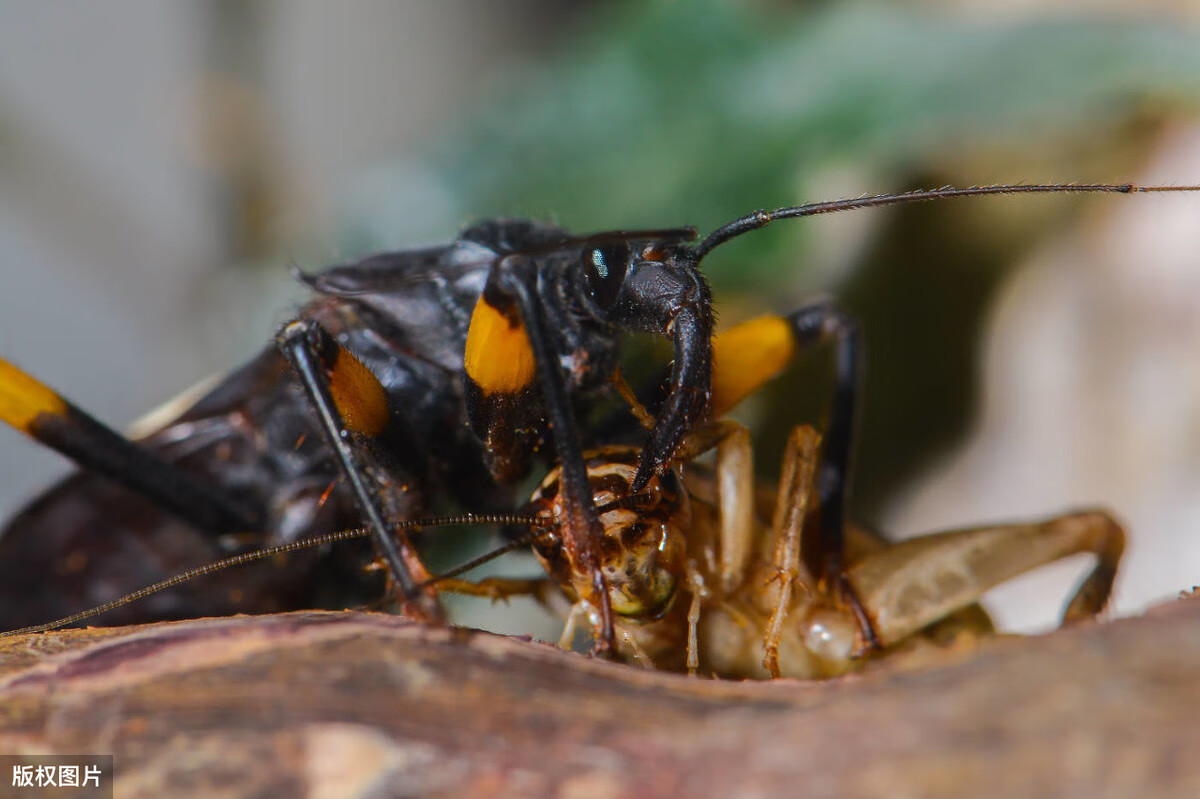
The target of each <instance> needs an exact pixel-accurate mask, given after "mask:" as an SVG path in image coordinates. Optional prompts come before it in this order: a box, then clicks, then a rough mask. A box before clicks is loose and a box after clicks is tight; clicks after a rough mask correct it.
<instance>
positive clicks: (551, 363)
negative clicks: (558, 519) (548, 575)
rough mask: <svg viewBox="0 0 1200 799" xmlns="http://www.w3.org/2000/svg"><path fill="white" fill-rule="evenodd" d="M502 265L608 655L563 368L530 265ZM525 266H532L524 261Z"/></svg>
mask: <svg viewBox="0 0 1200 799" xmlns="http://www.w3.org/2000/svg"><path fill="white" fill-rule="evenodd" d="M506 266H508V264H503V263H502V264H501V268H500V269H499V270H498V275H499V285H500V287H501V289H502V290H503V291H504V292H505V293H506V294H507V295H508V296H509V297H511V298H512V300H513V301H514V302H515V303H516V305H517V309H518V310H519V311H520V313H521V319H522V321H523V322H524V323H525V330H526V333H527V334H528V336H529V345H530V347H531V348H532V349H533V359H534V363H535V364H536V365H537V371H538V377H539V378H540V380H541V384H542V397H543V399H544V401H545V403H546V414H547V417H548V421H549V423H550V432H551V434H552V435H553V436H554V449H555V452H556V453H557V454H558V463H559V466H560V467H561V469H562V486H563V500H564V503H565V504H566V507H567V516H568V519H567V535H568V536H569V537H570V538H571V539H572V541H571V543H572V544H573V545H574V547H575V551H576V554H577V555H578V560H579V563H580V564H582V565H583V566H584V568H586V569H588V570H589V571H590V572H591V574H592V590H593V591H594V592H595V602H596V605H597V609H598V610H599V611H600V630H599V632H598V633H597V635H596V642H595V645H594V647H593V651H594V652H595V654H596V655H598V656H604V657H607V656H609V655H611V654H612V652H613V647H614V636H615V633H614V629H613V612H612V600H611V599H610V597H609V595H608V582H607V581H606V580H605V579H604V572H602V571H601V570H600V565H599V561H598V560H597V558H596V551H595V547H594V542H595V541H599V540H600V539H601V538H602V537H603V535H604V532H603V529H602V528H601V527H600V518H599V517H598V516H597V515H596V506H595V504H594V503H593V501H592V484H591V481H589V480H588V475H587V465H586V464H585V463H584V461H583V447H582V445H581V444H580V442H579V433H578V432H577V431H576V429H575V418H574V415H573V414H572V413H571V405H570V402H569V401H568V399H567V387H566V385H565V384H564V382H563V376H562V368H561V367H560V366H559V363H558V356H557V354H556V353H555V351H554V348H553V347H552V346H551V344H550V332H549V330H548V329H547V326H546V320H545V318H544V317H543V315H542V311H541V306H540V305H539V304H538V301H537V299H536V297H535V293H534V291H535V290H534V288H533V286H534V284H535V281H536V279H537V275H536V273H535V272H534V271H533V269H532V268H529V269H528V270H525V273H524V274H520V273H518V271H517V270H516V269H506V268H505V267H506ZM529 266H530V267H531V266H532V265H529Z"/></svg>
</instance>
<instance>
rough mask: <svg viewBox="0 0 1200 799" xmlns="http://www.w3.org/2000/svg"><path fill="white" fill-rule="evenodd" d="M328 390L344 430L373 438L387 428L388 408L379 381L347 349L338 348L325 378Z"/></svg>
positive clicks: (385, 395)
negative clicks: (344, 425) (328, 373)
mask: <svg viewBox="0 0 1200 799" xmlns="http://www.w3.org/2000/svg"><path fill="white" fill-rule="evenodd" d="M329 390H330V393H331V394H333V401H334V403H335V404H336V405H337V409H338V413H339V414H341V416H342V421H343V422H345V423H346V427H347V428H349V429H350V430H353V431H354V432H356V433H362V434H363V435H367V436H377V435H379V434H380V433H382V432H383V428H385V427H387V423H388V417H389V416H390V409H389V408H388V400H387V392H385V391H384V390H383V385H382V384H381V383H380V382H379V378H377V377H375V375H374V373H373V372H371V370H370V369H368V368H367V367H366V366H365V365H364V364H363V362H362V361H360V360H359V359H358V358H356V357H354V355H352V354H351V353H350V352H349V350H346V349H344V348H341V347H339V348H338V356H337V360H336V361H335V362H334V364H333V369H331V370H330V375H329Z"/></svg>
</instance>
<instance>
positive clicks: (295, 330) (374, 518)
mask: <svg viewBox="0 0 1200 799" xmlns="http://www.w3.org/2000/svg"><path fill="white" fill-rule="evenodd" d="M277 342H278V345H279V348H280V350H281V351H282V352H283V354H284V356H285V357H286V358H287V360H288V361H289V362H290V363H291V365H292V368H293V369H295V371H296V374H297V375H298V376H299V378H300V382H301V385H302V386H303V388H304V392H305V394H306V395H307V396H308V398H309V400H310V402H311V403H312V406H313V408H314V409H315V410H316V412H317V420H318V423H319V424H318V428H319V429H320V431H321V434H322V436H323V437H324V438H325V441H326V443H327V444H328V445H329V447H330V449H332V450H333V452H334V453H335V454H336V456H337V462H338V466H339V468H340V470H341V472H342V475H343V477H345V479H346V480H347V482H348V483H349V484H350V487H351V489H352V490H353V492H354V495H355V499H356V500H357V502H358V506H359V510H360V511H361V512H362V514H363V518H364V521H365V523H366V526H367V527H368V528H369V529H370V530H371V533H372V536H373V539H374V541H375V544H376V547H377V548H378V549H379V552H380V554H382V555H383V558H384V561H385V562H386V563H387V567H388V572H389V574H390V576H391V577H392V580H393V581H394V582H395V584H396V587H397V588H398V589H399V592H400V594H401V596H402V600H403V605H404V607H405V610H406V611H407V612H410V613H413V614H415V615H416V616H418V617H420V618H424V619H426V620H428V621H441V620H442V619H443V617H444V616H443V613H442V610H441V607H440V606H439V604H438V602H437V594H436V592H435V591H434V590H432V589H430V590H425V591H422V590H421V589H420V587H419V584H420V583H422V582H424V581H426V580H428V579H429V576H430V575H429V574H428V572H427V571H426V569H425V566H424V564H423V563H422V562H421V560H420V558H419V557H418V556H417V553H416V550H415V549H413V547H412V544H411V543H410V542H409V540H408V536H407V535H405V534H404V532H403V531H397V532H395V533H393V532H392V530H391V529H390V528H389V526H388V524H387V522H386V518H387V514H386V513H385V512H384V508H383V504H382V502H381V500H380V497H379V496H378V494H377V493H376V491H375V490H372V487H371V486H370V485H369V484H368V480H369V478H368V476H367V474H366V473H365V472H364V464H363V463H362V462H361V458H362V457H363V456H362V455H361V454H360V453H357V452H356V450H355V448H354V447H352V446H351V440H352V436H353V435H360V436H367V437H371V436H375V435H378V434H379V433H380V432H382V430H383V428H384V426H385V425H386V424H387V419H388V404H387V397H386V394H385V393H384V391H383V387H382V386H381V385H380V384H379V381H378V380H377V379H376V378H375V376H374V375H373V374H372V373H371V372H370V370H368V369H367V367H366V366H365V365H363V363H362V362H361V361H359V360H358V359H357V358H355V357H354V355H352V354H351V353H350V352H349V351H347V350H346V349H344V348H343V347H342V346H341V345H339V344H338V343H337V341H336V339H334V338H333V336H332V335H330V333H329V332H328V331H327V330H325V328H324V327H322V326H321V325H320V324H318V323H317V322H314V321H311V320H299V321H295V322H291V323H289V324H288V325H286V326H285V327H284V328H283V330H281V331H280V332H279V335H278V338H277Z"/></svg>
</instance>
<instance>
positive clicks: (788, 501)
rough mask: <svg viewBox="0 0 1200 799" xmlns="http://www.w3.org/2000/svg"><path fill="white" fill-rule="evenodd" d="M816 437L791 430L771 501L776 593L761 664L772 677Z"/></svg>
mask: <svg viewBox="0 0 1200 799" xmlns="http://www.w3.org/2000/svg"><path fill="white" fill-rule="evenodd" d="M820 440H821V439H820V436H819V435H817V432H816V431H815V430H813V429H812V428H811V427H808V426H806V425H805V426H800V427H795V428H793V429H792V433H791V435H790V436H788V442H787V449H786V450H785V451H784V455H783V469H782V473H781V474H780V476H779V497H778V499H777V500H776V502H775V519H774V521H773V522H772V524H771V541H772V542H773V543H774V545H775V580H776V581H777V582H778V584H779V586H778V593H777V594H776V598H775V608H774V610H773V611H772V613H771V620H770V621H769V622H768V624H767V630H766V633H765V634H764V636H763V652H764V654H763V667H764V668H765V669H766V670H767V671H768V672H770V673H771V676H772V677H779V676H780V671H779V639H780V637H781V636H782V635H783V626H784V623H785V621H786V620H787V615H788V610H789V608H791V605H792V593H793V590H794V586H795V584H796V581H797V580H799V579H800V578H801V558H800V556H801V551H800V548H801V532H802V530H803V528H804V519H805V517H806V516H807V515H808V506H809V498H810V497H811V496H812V495H813V484H814V482H815V479H816V473H817V452H818V449H819V446H820Z"/></svg>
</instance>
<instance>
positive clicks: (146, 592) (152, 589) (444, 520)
mask: <svg viewBox="0 0 1200 799" xmlns="http://www.w3.org/2000/svg"><path fill="white" fill-rule="evenodd" d="M539 521H540V520H539V519H538V518H537V517H535V516H522V515H520V514H515V513H480V514H474V513H464V514H459V515H457V516H438V517H433V518H429V519H416V520H413V521H404V522H396V523H393V524H392V525H390V527H391V528H392V529H395V530H414V529H417V528H421V527H439V526H446V525H455V524H505V525H526V526H530V527H533V526H536V525H537V524H538V523H539ZM539 534H540V533H539ZM370 535H371V531H370V530H367V529H366V528H363V527H356V528H353V529H350V530H339V531H337V532H333V533H326V534H325V535H318V536H313V537H312V538H304V539H301V540H299V541H292V542H290V543H287V544H278V545H276V546H270V547H264V548H262V549H256V550H254V551H253V552H243V553H242V554H240V555H234V556H232V557H229V558H224V559H222V560H218V561H214V562H213V563H207V564H205V565H203V566H197V567H196V568H194V569H188V570H187V571H184V572H180V573H179V574H176V575H174V576H173V577H168V578H167V579H165V580H161V581H159V582H157V583H154V584H153V585H148V586H146V587H145V588H139V589H138V590H136V591H133V592H131V593H128V594H125V595H124V596H119V597H117V598H116V599H111V600H109V601H108V602H105V603H103V604H101V605H97V606H96V607H94V608H89V609H88V610H83V611H80V612H79V613H74V614H72V615H70V616H65V617H63V618H61V619H56V620H54V621H50V622H46V623H45V624H34V625H30V626H29V627H21V628H18V629H16V630H8V631H6V632H0V638H9V637H11V636H14V635H24V634H26V633H43V632H48V631H49V630H57V629H58V628H60V627H66V626H68V625H71V624H75V623H76V622H81V621H84V620H86V619H91V618H94V617H96V616H99V615H100V614H101V613H107V612H108V611H110V610H114V609H115V608H119V607H121V606H122V605H128V604H129V603H130V602H136V601H137V600H139V599H142V598H144V597H148V596H150V595H151V594H156V593H158V592H159V591H164V590H166V589H168V588H174V587H175V586H177V585H179V584H180V583H184V582H187V581H188V580H192V579H195V578H197V577H203V576H205V575H207V574H212V573H213V572H216V571H220V570H222V569H228V568H230V567H232V566H241V565H243V564H246V563H253V562H254V561H257V560H263V559H264V558H270V557H274V556H275V555H284V554H287V553H289V552H296V551H297V550H301V549H308V548H310V547H316V546H321V545H322V544H331V543H334V542H336V541H347V540H350V539H352V538H367V537H369V536H370ZM534 537H536V536H534ZM531 540H532V539H531ZM525 543H529V542H525ZM515 548H516V547H509V548H507V549H504V550H503V551H504V552H508V551H510V549H515ZM489 559H490V558H489ZM475 565H478V564H475ZM444 577H445V576H443V578H444ZM437 579H439V578H434V580H430V581H429V582H427V583H425V585H429V584H430V583H433V582H436V580H437ZM418 587H422V586H418Z"/></svg>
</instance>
